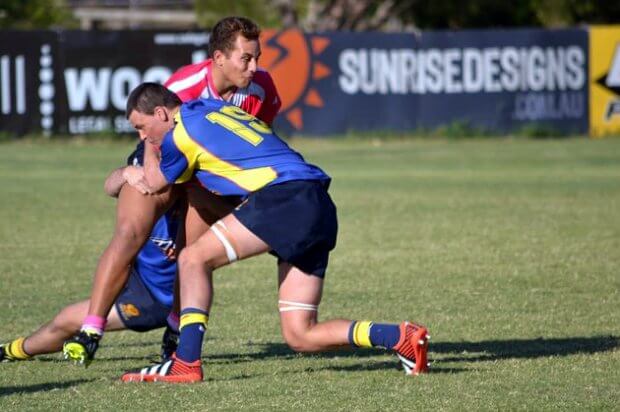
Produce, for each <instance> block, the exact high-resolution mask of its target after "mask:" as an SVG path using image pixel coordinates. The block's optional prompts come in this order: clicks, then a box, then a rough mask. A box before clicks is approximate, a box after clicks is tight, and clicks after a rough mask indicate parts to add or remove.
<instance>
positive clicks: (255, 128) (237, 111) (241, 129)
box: [207, 106, 271, 146]
mask: <svg viewBox="0 0 620 412" xmlns="http://www.w3.org/2000/svg"><path fill="white" fill-rule="evenodd" d="M207 119H208V120H209V121H210V122H211V123H216V124H219V125H220V126H222V127H224V128H225V129H228V130H230V131H231V132H233V133H234V134H235V135H237V136H239V137H240V138H242V139H243V140H245V141H246V142H248V143H251V144H253V145H254V146H258V145H259V144H260V143H261V142H262V141H263V136H261V135H260V134H259V133H263V134H270V133H271V128H270V127H269V125H268V124H267V123H265V122H263V121H262V120H259V119H257V118H255V117H254V116H252V115H251V114H248V113H246V112H244V111H243V109H241V108H239V107H237V106H224V107H222V108H221V109H220V111H219V112H211V113H209V114H208V115H207ZM239 120H245V121H247V120H250V122H249V123H248V126H249V127H248V126H246V125H245V124H244V123H241V122H240V121H239Z"/></svg>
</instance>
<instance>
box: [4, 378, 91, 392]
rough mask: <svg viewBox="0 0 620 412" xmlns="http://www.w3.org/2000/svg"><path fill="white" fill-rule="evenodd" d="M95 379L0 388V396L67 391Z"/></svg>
mask: <svg viewBox="0 0 620 412" xmlns="http://www.w3.org/2000/svg"><path fill="white" fill-rule="evenodd" d="M94 380H95V379H77V380H74V381H68V382H50V383H38V384H35V385H25V386H6V387H5V386H0V396H9V395H13V394H16V393H19V394H22V393H35V392H47V391H53V390H56V389H67V388H70V387H72V386H77V385H82V384H84V383H88V382H93V381H94Z"/></svg>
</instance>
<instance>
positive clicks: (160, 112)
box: [155, 106, 169, 122]
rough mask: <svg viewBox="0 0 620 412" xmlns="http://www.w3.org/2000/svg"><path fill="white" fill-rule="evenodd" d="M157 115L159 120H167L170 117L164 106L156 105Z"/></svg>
mask: <svg viewBox="0 0 620 412" xmlns="http://www.w3.org/2000/svg"><path fill="white" fill-rule="evenodd" d="M155 116H156V117H157V119H158V120H160V121H162V122H167V121H168V118H169V113H168V111H167V110H166V108H165V107H164V106H157V107H155Z"/></svg>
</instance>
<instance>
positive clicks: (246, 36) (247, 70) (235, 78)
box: [209, 17, 260, 88]
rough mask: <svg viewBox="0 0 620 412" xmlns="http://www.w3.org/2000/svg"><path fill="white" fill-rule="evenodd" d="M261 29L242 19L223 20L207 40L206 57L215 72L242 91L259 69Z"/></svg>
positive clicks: (217, 24) (248, 20)
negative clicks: (211, 63) (207, 53)
mask: <svg viewBox="0 0 620 412" xmlns="http://www.w3.org/2000/svg"><path fill="white" fill-rule="evenodd" d="M259 36H260V29H259V27H258V25H257V24H256V23H254V22H253V21H252V20H250V19H247V18H245V17H226V18H224V19H222V20H220V21H218V22H217V23H216V24H215V26H214V27H213V30H212V31H211V37H210V38H209V56H210V57H211V58H212V59H213V64H214V66H215V70H219V71H220V72H221V74H222V75H223V76H224V77H225V78H226V80H228V82H230V83H232V84H234V85H235V86H236V87H240V88H244V87H247V86H248V85H249V84H250V81H252V77H253V76H254V73H256V70H257V66H258V58H259V56H260V43H259V41H258V38H259Z"/></svg>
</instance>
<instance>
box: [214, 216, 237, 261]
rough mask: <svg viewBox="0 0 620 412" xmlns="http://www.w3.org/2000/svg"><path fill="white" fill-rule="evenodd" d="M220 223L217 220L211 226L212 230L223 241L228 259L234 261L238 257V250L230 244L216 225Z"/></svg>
mask: <svg viewBox="0 0 620 412" xmlns="http://www.w3.org/2000/svg"><path fill="white" fill-rule="evenodd" d="M218 223H220V222H219V221H217V222H216V223H215V225H213V226H211V230H212V231H213V233H214V234H215V236H216V237H217V238H218V239H219V240H220V242H222V245H224V250H226V257H228V261H229V262H230V263H232V262H234V261H235V260H237V259H238V256H237V252H236V251H235V248H234V247H233V246H232V245H231V244H230V241H229V240H228V239H227V238H226V236H225V235H224V234H223V233H222V232H221V231H220V230H219V229H218V228H217V227H216V225H217V224H218ZM224 227H226V226H224Z"/></svg>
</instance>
